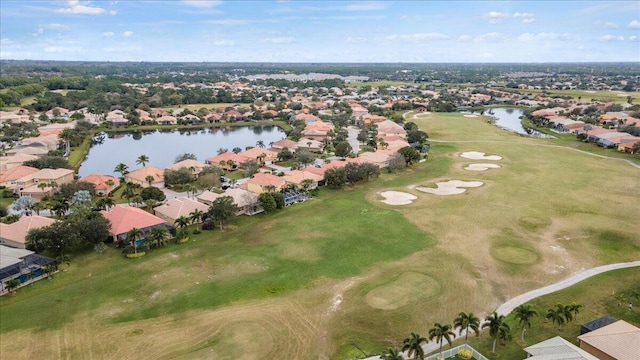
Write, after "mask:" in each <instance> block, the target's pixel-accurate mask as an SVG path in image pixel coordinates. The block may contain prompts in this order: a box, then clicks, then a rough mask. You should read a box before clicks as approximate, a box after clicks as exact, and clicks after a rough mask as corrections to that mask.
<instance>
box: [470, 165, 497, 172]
mask: <svg viewBox="0 0 640 360" xmlns="http://www.w3.org/2000/svg"><path fill="white" fill-rule="evenodd" d="M499 168H500V165H496V164H469V165H467V167H465V168H464V169H465V170H469V171H486V170H489V169H499Z"/></svg>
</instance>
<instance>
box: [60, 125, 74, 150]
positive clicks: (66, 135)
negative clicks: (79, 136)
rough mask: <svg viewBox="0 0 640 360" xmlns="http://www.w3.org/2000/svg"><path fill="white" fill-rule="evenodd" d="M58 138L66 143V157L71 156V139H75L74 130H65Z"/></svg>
mask: <svg viewBox="0 0 640 360" xmlns="http://www.w3.org/2000/svg"><path fill="white" fill-rule="evenodd" d="M58 138H59V139H60V140H62V141H64V151H65V154H66V155H69V153H70V152H71V145H70V144H71V139H73V138H74V134H73V130H71V129H68V128H67V129H63V130H62V132H60V134H59V135H58Z"/></svg>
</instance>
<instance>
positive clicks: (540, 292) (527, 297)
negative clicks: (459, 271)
mask: <svg viewBox="0 0 640 360" xmlns="http://www.w3.org/2000/svg"><path fill="white" fill-rule="evenodd" d="M639 266H640V260H639V261H631V262H625V263H617V264H609V265H603V266H598V267H594V268H591V269H587V270H582V271H580V272H577V273H575V274H573V275H571V276H569V277H568V278H566V279H564V280H560V281H558V282H557V283H555V284H551V285H548V286H545V287H541V288H539V289H535V290H531V291H529V292H526V293H524V294H522V295H519V296H516V297H514V298H513V299H510V300H508V301H506V302H505V303H503V304H502V305H500V306H499V307H498V309H497V310H496V311H497V313H498V314H499V315H505V316H506V315H508V314H509V313H511V311H513V309H515V308H516V307H518V306H520V305H522V304H524V303H526V302H528V301H531V300H533V299H535V298H538V297H540V296H544V295H548V294H551V293H554V292H556V291H560V290H563V289H566V288H568V287H570V286H572V285H575V284H577V283H579V282H581V281H583V280H586V279H588V278H590V277H593V276H596V275H599V274H602V273H605V272H608V271H612V270H619V269H626V268H631V267H639ZM459 335H462V334H459ZM439 347H440V346H439V345H438V343H436V342H429V343H427V344H425V345H423V346H422V348H423V349H424V353H425V354H429V353H432V352H434V351H436V350H438V349H439ZM403 355H406V354H405V353H403ZM405 358H406V356H405ZM374 359H380V356H379V355H376V356H371V357H368V358H366V360H374Z"/></svg>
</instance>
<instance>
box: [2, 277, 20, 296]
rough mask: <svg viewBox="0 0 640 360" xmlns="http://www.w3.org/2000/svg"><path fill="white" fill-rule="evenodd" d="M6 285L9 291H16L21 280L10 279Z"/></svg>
mask: <svg viewBox="0 0 640 360" xmlns="http://www.w3.org/2000/svg"><path fill="white" fill-rule="evenodd" d="M5 285H6V287H7V291H9V293H12V292H15V290H16V289H17V288H18V286H20V280H18V279H11V280H9V281H7V282H6V283H5Z"/></svg>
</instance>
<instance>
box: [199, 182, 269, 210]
mask: <svg viewBox="0 0 640 360" xmlns="http://www.w3.org/2000/svg"><path fill="white" fill-rule="evenodd" d="M223 196H231V197H232V198H233V202H234V203H235V204H236V205H238V207H244V206H247V205H251V204H253V203H255V202H256V201H258V195H257V194H255V193H252V192H251V191H247V190H246V189H242V188H239V187H238V188H235V189H227V190H225V191H224V192H223V193H222V194H217V193H214V192H212V191H205V192H203V193H202V194H200V195H198V200H202V201H205V202H214V201H215V200H216V199H217V198H220V197H223Z"/></svg>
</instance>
